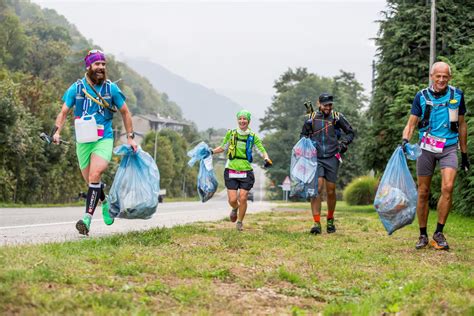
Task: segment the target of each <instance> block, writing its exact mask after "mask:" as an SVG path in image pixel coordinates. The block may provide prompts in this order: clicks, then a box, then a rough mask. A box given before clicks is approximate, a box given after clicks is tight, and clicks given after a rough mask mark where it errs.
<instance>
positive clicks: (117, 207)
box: [108, 145, 160, 219]
mask: <svg viewBox="0 0 474 316" xmlns="http://www.w3.org/2000/svg"><path fill="white" fill-rule="evenodd" d="M114 154H116V155H120V156H123V157H122V161H121V162H120V166H119V167H118V169H117V172H116V173H115V178H114V182H113V183H112V187H111V188H110V194H109V198H108V199H109V203H110V210H109V213H110V215H111V216H112V217H117V216H118V217H121V218H128V219H136V218H139V219H147V218H150V217H151V216H152V215H153V214H154V213H155V212H156V207H157V206H158V195H159V193H160V172H159V170H158V167H157V166H156V163H155V160H154V159H153V158H152V157H151V156H150V155H149V154H148V153H147V152H145V151H143V150H142V149H141V148H140V147H138V150H137V152H133V149H132V148H131V147H130V145H120V146H117V147H115V148H114Z"/></svg>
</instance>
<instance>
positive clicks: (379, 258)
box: [0, 203, 474, 315]
mask: <svg viewBox="0 0 474 316" xmlns="http://www.w3.org/2000/svg"><path fill="white" fill-rule="evenodd" d="M311 224H312V223H311V216H310V212H309V204H308V203H294V204H279V206H278V210H277V211H273V212H267V213H259V214H254V215H248V216H247V217H246V220H245V227H244V228H245V230H244V232H242V233H238V232H237V231H236V230H235V227H234V224H232V223H230V222H228V221H221V222H217V223H197V224H192V225H186V226H178V227H174V228H170V229H165V228H163V229H153V230H150V231H146V232H140V233H139V232H135V233H129V234H122V235H114V236H110V237H105V238H86V239H84V240H82V241H78V242H66V243H55V244H44V245H29V246H15V247H13V246H9V247H2V248H0V314H7V315H8V314H99V315H110V314H113V315H130V314H140V315H142V314H143V315H146V314H203V315H213V314H293V315H307V314H318V313H321V314H324V315H333V314H337V315H340V314H344V315H381V314H396V313H400V314H402V315H412V314H417V315H439V314H448V315H472V314H473V313H474V303H473V302H474V265H473V262H474V254H473V249H474V239H473V237H472V236H474V219H472V218H466V217H461V216H459V215H456V214H451V215H450V217H449V220H448V224H447V225H446V227H445V233H446V236H447V238H448V241H449V243H450V246H451V248H452V250H451V251H449V252H444V251H435V250H433V249H424V250H419V251H416V250H415V249H414V244H415V242H416V239H417V236H418V229H417V225H410V226H408V227H405V228H403V229H401V230H399V231H397V232H395V233H394V234H393V235H392V236H387V234H386V232H385V231H384V230H383V227H382V224H381V223H380V221H379V219H378V217H377V215H376V214H375V212H374V211H373V208H372V207H371V206H357V207H348V206H347V205H345V204H344V203H338V207H337V211H336V225H337V228H338V231H337V233H336V234H332V235H328V234H326V233H325V232H323V234H322V235H320V236H312V235H310V234H309V233H308V231H309V229H310V227H311ZM435 224H436V214H435V213H431V214H430V223H429V232H430V233H432V232H433V229H434V226H435ZM323 228H325V220H324V219H323ZM93 233H94V228H93V227H92V234H93Z"/></svg>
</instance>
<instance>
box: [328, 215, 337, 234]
mask: <svg viewBox="0 0 474 316" xmlns="http://www.w3.org/2000/svg"><path fill="white" fill-rule="evenodd" d="M326 231H327V233H328V234H332V233H335V232H336V225H334V218H331V219H328V226H327V228H326Z"/></svg>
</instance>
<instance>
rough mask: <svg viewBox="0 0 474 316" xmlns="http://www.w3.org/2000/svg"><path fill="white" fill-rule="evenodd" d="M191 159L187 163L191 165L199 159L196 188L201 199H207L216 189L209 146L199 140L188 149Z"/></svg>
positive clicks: (204, 200) (203, 200)
mask: <svg viewBox="0 0 474 316" xmlns="http://www.w3.org/2000/svg"><path fill="white" fill-rule="evenodd" d="M188 156H189V157H191V159H190V160H189V161H188V165H189V166H190V167H192V166H193V165H194V163H195V162H196V161H199V160H200V163H199V173H198V177H197V190H198V194H199V197H200V198H201V201H202V202H203V203H204V202H206V201H208V200H209V199H210V198H212V196H213V195H214V193H216V191H217V185H218V183H217V178H216V173H215V172H214V168H213V166H212V155H211V150H210V148H209V146H208V145H207V144H206V143H204V142H200V143H199V144H197V145H196V147H194V148H193V149H191V150H190V151H188Z"/></svg>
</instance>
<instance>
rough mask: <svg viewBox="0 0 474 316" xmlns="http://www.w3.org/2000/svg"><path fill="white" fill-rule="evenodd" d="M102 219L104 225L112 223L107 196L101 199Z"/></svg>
mask: <svg viewBox="0 0 474 316" xmlns="http://www.w3.org/2000/svg"><path fill="white" fill-rule="evenodd" d="M102 219H103V220H104V223H105V225H112V224H113V223H114V218H113V217H110V213H109V202H108V201H107V198H106V199H105V200H103V201H102Z"/></svg>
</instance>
